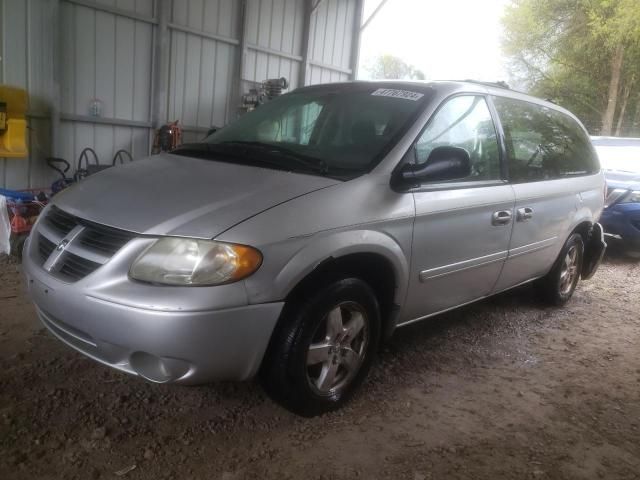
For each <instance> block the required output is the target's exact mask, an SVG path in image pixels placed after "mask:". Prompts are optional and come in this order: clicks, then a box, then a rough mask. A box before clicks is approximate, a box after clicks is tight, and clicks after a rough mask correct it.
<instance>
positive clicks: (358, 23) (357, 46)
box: [350, 0, 385, 80]
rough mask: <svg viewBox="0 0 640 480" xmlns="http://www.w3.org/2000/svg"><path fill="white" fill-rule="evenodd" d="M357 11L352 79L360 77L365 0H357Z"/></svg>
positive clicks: (352, 57) (351, 63) (353, 41)
mask: <svg viewBox="0 0 640 480" xmlns="http://www.w3.org/2000/svg"><path fill="white" fill-rule="evenodd" d="M384 1H385V0H383V3H384ZM355 2H356V6H355V8H356V11H355V15H354V16H353V36H352V40H351V62H350V65H351V75H350V78H351V80H356V79H357V78H358V64H359V63H360V40H361V39H362V29H363V27H362V15H363V11H364V0H355Z"/></svg>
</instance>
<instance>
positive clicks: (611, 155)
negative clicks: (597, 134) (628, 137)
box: [595, 145, 640, 173]
mask: <svg viewBox="0 0 640 480" xmlns="http://www.w3.org/2000/svg"><path fill="white" fill-rule="evenodd" d="M595 148H596V151H597V152H598V157H599V158H600V165H602V168H604V169H605V170H614V171H618V172H629V173H640V145H624V146H623V145H620V146H618V145H613V146H612V145H595Z"/></svg>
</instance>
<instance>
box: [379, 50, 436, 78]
mask: <svg viewBox="0 0 640 480" xmlns="http://www.w3.org/2000/svg"><path fill="white" fill-rule="evenodd" d="M367 70H369V74H370V75H371V78H373V79H374V80H381V79H388V80H424V79H425V75H424V73H423V72H422V71H421V70H418V69H417V68H415V67H414V66H413V65H409V64H408V63H407V62H405V61H404V60H402V59H401V58H399V57H396V56H394V55H389V54H385V55H380V56H379V57H377V58H376V59H375V60H374V61H373V63H372V64H371V65H369V67H368V68H367Z"/></svg>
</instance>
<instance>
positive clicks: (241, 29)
mask: <svg viewBox="0 0 640 480" xmlns="http://www.w3.org/2000/svg"><path fill="white" fill-rule="evenodd" d="M238 8H239V9H240V10H239V11H238V37H239V39H240V43H239V45H238V46H237V47H236V49H237V50H236V59H235V68H234V73H235V75H236V77H235V78H236V82H235V83H234V85H233V92H232V95H231V99H232V103H231V109H230V110H229V112H228V113H227V115H229V116H230V118H227V119H226V120H227V122H229V121H231V120H233V119H235V118H236V116H237V112H238V107H239V105H240V100H241V98H242V95H243V94H244V78H245V63H246V61H247V50H248V47H247V22H248V20H249V19H248V16H249V15H248V13H247V0H241V1H240V5H239V6H238Z"/></svg>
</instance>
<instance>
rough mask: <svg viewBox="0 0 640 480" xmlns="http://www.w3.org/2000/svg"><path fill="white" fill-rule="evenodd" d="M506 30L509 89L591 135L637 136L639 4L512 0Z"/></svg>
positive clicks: (632, 1) (597, 0)
mask: <svg viewBox="0 0 640 480" xmlns="http://www.w3.org/2000/svg"><path fill="white" fill-rule="evenodd" d="M503 25H504V30H505V35H504V40H503V47H504V51H505V54H506V55H507V56H508V57H509V59H510V66H511V70H512V76H513V78H512V82H515V83H516V84H518V85H521V86H523V87H524V88H525V89H527V90H529V91H530V92H531V93H533V94H535V95H538V96H542V97H546V98H550V99H552V100H554V101H555V102H557V103H559V104H561V105H563V106H565V107H566V108H568V109H569V110H571V111H573V112H574V113H575V114H576V115H578V116H579V117H580V118H581V119H582V120H583V122H584V123H585V124H586V125H587V127H588V128H589V130H590V131H591V132H592V133H604V134H610V133H618V134H626V135H631V134H633V135H636V136H640V89H638V88H637V87H638V86H640V1H638V0H512V2H511V4H510V5H509V6H508V7H507V10H506V13H505V16H504V18H503ZM616 59H618V60H619V61H618V62H616ZM616 79H617V81H616ZM603 125H604V127H605V128H604V130H605V131H602V130H603ZM609 126H610V127H609ZM618 126H619V127H620V128H619V129H618Z"/></svg>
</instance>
